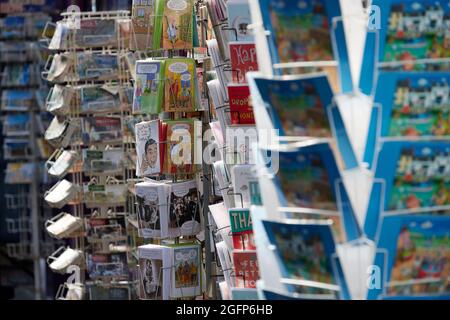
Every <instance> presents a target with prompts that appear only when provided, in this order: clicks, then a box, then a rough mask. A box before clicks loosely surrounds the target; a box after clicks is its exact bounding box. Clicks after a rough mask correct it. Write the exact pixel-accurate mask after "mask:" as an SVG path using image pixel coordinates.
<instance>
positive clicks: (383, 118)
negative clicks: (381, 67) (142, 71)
mask: <svg viewBox="0 0 450 320" xmlns="http://www.w3.org/2000/svg"><path fill="white" fill-rule="evenodd" d="M375 104H376V106H375V107H374V109H373V111H372V115H371V122H370V128H369V135H368V139H367V146H366V152H365V156H364V161H365V162H367V163H369V164H370V165H372V162H373V160H374V159H373V158H374V155H375V153H376V146H377V143H380V142H381V141H383V140H385V139H386V138H387V139H390V140H395V139H397V140H401V139H403V138H404V137H408V138H413V139H416V138H420V139H439V138H442V137H448V136H450V122H449V113H450V74H448V73H443V72H436V73H426V72H413V73H403V72H381V73H380V76H379V79H378V83H377V88H376V91H375Z"/></svg>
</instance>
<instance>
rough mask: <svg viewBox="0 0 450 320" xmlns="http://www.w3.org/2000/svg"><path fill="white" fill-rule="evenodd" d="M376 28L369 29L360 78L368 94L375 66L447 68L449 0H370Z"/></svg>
mask: <svg viewBox="0 0 450 320" xmlns="http://www.w3.org/2000/svg"><path fill="white" fill-rule="evenodd" d="M372 6H374V7H375V6H376V7H377V8H379V15H376V16H374V18H375V19H377V20H379V21H377V22H379V29H376V30H369V32H368V33H367V38H366V45H365V51H364V52H365V55H364V59H363V66H362V72H361V79H360V88H361V90H362V92H363V93H365V94H371V92H372V89H373V86H374V81H376V77H377V71H378V68H384V69H390V70H402V71H438V70H441V71H444V70H449V69H450V60H449V58H450V50H449V49H450V44H449V40H450V32H449V30H450V15H449V13H450V6H449V1H448V0H421V1H417V0H373V1H372Z"/></svg>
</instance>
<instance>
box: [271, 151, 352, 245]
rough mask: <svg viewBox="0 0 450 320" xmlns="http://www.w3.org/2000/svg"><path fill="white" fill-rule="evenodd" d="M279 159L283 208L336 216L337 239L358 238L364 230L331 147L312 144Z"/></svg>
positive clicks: (285, 153) (278, 187)
mask: <svg viewBox="0 0 450 320" xmlns="http://www.w3.org/2000/svg"><path fill="white" fill-rule="evenodd" d="M278 156H279V169H278V172H277V173H276V175H275V178H274V179H275V181H274V183H275V184H276V187H277V190H278V197H279V199H280V203H281V206H282V207H291V208H295V207H297V208H309V209H316V210H318V211H323V212H328V213H336V214H337V216H336V220H335V221H334V222H335V227H336V229H335V233H336V237H337V239H342V238H344V239H345V238H346V239H347V240H353V239H357V238H358V237H359V234H360V231H359V228H358V225H357V222H356V219H355V216H354V212H353V209H352V206H351V203H350V200H349V197H348V194H347V192H346V189H345V186H344V185H343V183H342V181H341V176H340V172H339V169H338V167H337V165H336V161H335V158H334V155H333V152H332V150H331V148H330V145H329V144H328V143H317V144H311V145H309V146H305V147H301V148H297V149H293V150H291V151H280V152H279V153H278ZM330 217H331V215H330Z"/></svg>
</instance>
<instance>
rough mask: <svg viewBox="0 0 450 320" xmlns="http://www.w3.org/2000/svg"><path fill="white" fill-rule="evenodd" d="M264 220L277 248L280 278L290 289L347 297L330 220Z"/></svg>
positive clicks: (306, 292)
mask: <svg viewBox="0 0 450 320" xmlns="http://www.w3.org/2000/svg"><path fill="white" fill-rule="evenodd" d="M263 224H264V228H265V231H266V233H267V236H268V238H269V242H270V244H272V245H273V246H275V248H276V249H275V250H276V253H277V255H276V257H277V260H278V261H277V262H278V264H279V265H280V267H281V272H282V277H283V278H282V280H281V281H282V282H285V283H287V284H289V287H290V288H289V290H290V291H292V292H295V293H299V294H333V293H335V294H336V296H339V297H340V298H343V299H347V298H348V290H347V285H346V282H345V279H344V277H343V273H342V268H341V265H340V262H339V259H338V258H336V255H335V252H336V249H335V243H334V239H333V235H332V232H331V227H330V225H331V223H330V222H327V221H322V222H320V221H311V220H292V221H291V222H287V223H279V222H272V221H263ZM296 280H298V281H296Z"/></svg>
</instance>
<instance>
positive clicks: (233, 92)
mask: <svg viewBox="0 0 450 320" xmlns="http://www.w3.org/2000/svg"><path fill="white" fill-rule="evenodd" d="M249 97H250V89H249V87H248V85H235V84H232V85H229V86H228V98H229V101H230V113H231V124H255V116H254V114H253V108H252V107H251V106H250V104H249Z"/></svg>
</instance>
